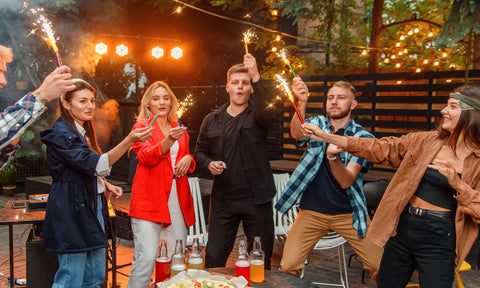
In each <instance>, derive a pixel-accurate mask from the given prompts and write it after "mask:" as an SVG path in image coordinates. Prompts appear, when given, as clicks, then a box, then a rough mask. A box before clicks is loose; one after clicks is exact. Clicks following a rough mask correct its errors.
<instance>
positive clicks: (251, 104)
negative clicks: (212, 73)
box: [195, 54, 276, 269]
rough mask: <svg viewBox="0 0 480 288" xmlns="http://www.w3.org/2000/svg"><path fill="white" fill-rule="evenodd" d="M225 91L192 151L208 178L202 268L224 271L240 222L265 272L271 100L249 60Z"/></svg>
mask: <svg viewBox="0 0 480 288" xmlns="http://www.w3.org/2000/svg"><path fill="white" fill-rule="evenodd" d="M226 90H227V92H228V94H229V95H230V101H229V102H228V103H226V104H225V105H223V106H222V107H221V108H220V109H218V110H217V111H215V112H212V113H210V114H209V115H207V116H206V117H205V119H204V121H203V123H202V126H201V128H200V134H199V136H198V140H197V146H196V149H195V150H196V151H195V161H196V163H197V165H198V167H201V168H203V169H208V170H209V171H210V173H212V175H213V176H214V181H213V188H212V195H211V202H210V203H211V205H210V220H209V227H208V242H207V248H206V256H205V267H206V268H210V267H224V266H225V264H226V261H227V259H228V256H229V254H230V252H231V251H232V249H233V245H234V243H235V238H236V235H237V231H238V225H239V224H240V221H242V224H243V229H244V231H245V235H246V236H247V239H248V243H249V245H248V247H249V251H250V250H251V249H252V243H253V238H254V237H255V236H260V238H261V243H262V250H263V251H264V252H265V268H266V269H270V256H271V254H272V249H273V239H274V228H273V216H272V215H273V212H272V211H273V210H272V209H273V207H272V199H273V196H274V195H275V184H274V181H273V176H272V172H271V168H270V164H269V161H268V157H267V153H266V139H267V135H268V130H269V129H270V127H272V125H273V124H274V123H275V120H276V112H275V109H272V108H269V107H268V105H269V102H270V101H271V100H273V97H272V96H271V95H270V94H269V93H268V90H267V89H266V87H265V85H264V83H263V80H262V79H261V77H260V73H259V72H258V68H257V63H256V60H255V58H254V57H253V56H252V55H251V54H246V55H245V56H244V59H243V64H237V65H234V66H232V67H231V68H230V69H229V70H228V72H227V85H226ZM252 93H253V94H254V95H253V96H252V97H250V95H251V94H252Z"/></svg>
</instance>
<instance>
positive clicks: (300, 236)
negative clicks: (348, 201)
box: [280, 210, 383, 280]
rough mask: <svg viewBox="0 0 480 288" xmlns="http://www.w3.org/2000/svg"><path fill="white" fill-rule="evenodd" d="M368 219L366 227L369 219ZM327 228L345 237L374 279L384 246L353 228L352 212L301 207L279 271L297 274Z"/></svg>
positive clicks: (284, 250) (327, 230) (299, 273)
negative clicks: (332, 212)
mask: <svg viewBox="0 0 480 288" xmlns="http://www.w3.org/2000/svg"><path fill="white" fill-rule="evenodd" d="M367 221H368V222H367V227H368V226H369V225H370V219H367ZM330 231H335V232H337V233H338V234H340V235H341V236H342V237H343V238H345V240H347V242H348V244H350V246H351V247H352V248H353V250H354V251H355V253H356V254H357V255H358V256H359V257H360V259H361V260H362V262H363V266H364V267H365V269H366V270H368V271H369V272H370V275H371V277H372V279H375V280H376V278H377V273H378V268H379V266H380V260H381V258H382V253H383V248H382V247H379V246H377V245H375V244H373V242H371V241H370V240H368V239H367V238H360V237H358V234H357V230H356V229H355V228H353V215H352V214H342V215H329V214H323V213H317V212H313V211H309V210H300V212H299V213H298V216H297V218H296V219H295V222H294V223H293V225H292V228H291V229H290V232H289V233H288V237H287V240H286V241H285V246H284V248H283V256H282V260H281V261H280V271H281V272H284V273H288V274H292V275H294V276H297V277H300V275H301V273H302V270H303V269H304V268H305V260H306V259H307V258H308V256H309V255H310V253H311V251H312V249H313V247H314V246H315V244H316V243H317V242H318V240H320V239H321V238H322V237H323V236H324V235H326V234H327V233H328V232H330Z"/></svg>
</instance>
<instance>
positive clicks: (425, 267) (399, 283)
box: [377, 210, 455, 288]
mask: <svg viewBox="0 0 480 288" xmlns="http://www.w3.org/2000/svg"><path fill="white" fill-rule="evenodd" d="M415 269H417V271H418V276H419V282H420V283H419V284H420V287H422V288H447V287H448V288H451V287H452V284H453V278H454V273H455V218H454V217H451V218H440V217H436V216H428V217H420V216H416V215H411V214H409V213H408V212H407V211H406V210H404V211H403V212H402V214H401V215H400V220H399V222H398V227H397V235H395V236H394V237H391V238H390V239H389V240H388V242H387V244H386V245H385V247H384V250H383V257H382V261H381V263H380V271H379V273H378V286H377V288H404V287H405V286H406V285H407V283H408V281H409V280H410V277H411V276H412V273H413V271H414V270H415Z"/></svg>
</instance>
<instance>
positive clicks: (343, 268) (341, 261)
mask: <svg viewBox="0 0 480 288" xmlns="http://www.w3.org/2000/svg"><path fill="white" fill-rule="evenodd" d="M346 242H347V241H346V240H345V239H344V238H343V237H342V236H340V234H338V233H337V232H333V231H332V232H329V233H328V234H327V235H325V236H323V237H322V239H320V240H319V241H318V242H317V244H315V247H314V248H313V250H327V249H332V248H337V251H338V272H339V273H340V283H339V284H334V283H323V282H312V283H313V284H315V285H319V286H335V287H344V288H348V273H347V261H346V258H345V248H344V244H345V243H346Z"/></svg>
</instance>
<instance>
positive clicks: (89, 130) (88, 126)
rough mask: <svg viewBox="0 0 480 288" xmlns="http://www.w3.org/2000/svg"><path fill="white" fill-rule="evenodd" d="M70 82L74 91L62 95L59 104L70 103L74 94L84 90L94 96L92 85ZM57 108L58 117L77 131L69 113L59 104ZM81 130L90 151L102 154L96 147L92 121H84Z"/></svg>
mask: <svg viewBox="0 0 480 288" xmlns="http://www.w3.org/2000/svg"><path fill="white" fill-rule="evenodd" d="M72 80H73V84H74V85H75V89H74V90H72V91H69V92H67V93H65V94H64V95H62V97H60V102H63V101H66V102H68V103H71V101H72V98H73V96H74V95H75V92H77V91H80V90H84V89H87V90H89V91H91V92H92V93H93V95H95V88H93V86H92V85H90V84H88V82H87V81H85V80H82V79H72ZM58 106H59V107H60V117H62V118H63V119H65V120H67V122H68V123H70V124H71V125H72V126H73V128H75V130H77V127H76V125H75V120H74V119H73V117H72V114H71V112H70V111H68V110H67V109H65V107H63V104H62V103H60V105H58ZM83 128H84V129H85V131H86V132H85V136H86V137H87V139H88V141H87V143H88V145H89V146H90V149H92V151H94V152H97V153H99V154H102V150H100V147H98V144H97V136H96V134H95V128H94V127H93V120H90V121H85V122H84V123H83ZM77 132H78V130H77Z"/></svg>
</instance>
